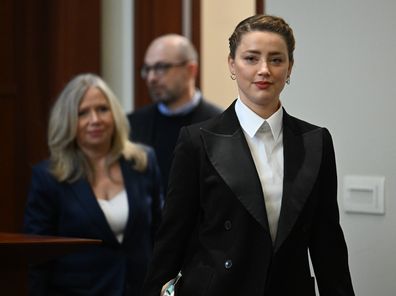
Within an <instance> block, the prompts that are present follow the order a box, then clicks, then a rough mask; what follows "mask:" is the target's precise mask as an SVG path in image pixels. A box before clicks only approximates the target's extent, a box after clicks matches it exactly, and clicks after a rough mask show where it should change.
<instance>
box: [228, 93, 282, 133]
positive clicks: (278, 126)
mask: <svg viewBox="0 0 396 296" xmlns="http://www.w3.org/2000/svg"><path fill="white" fill-rule="evenodd" d="M235 113H236V115H237V117H238V120H239V123H240V124H241V127H242V129H243V130H244V131H245V132H246V133H247V134H248V135H249V137H251V138H253V137H254V136H255V135H256V133H257V131H258V130H259V128H260V127H261V126H262V125H263V123H264V122H265V121H267V123H268V124H269V126H270V127H271V132H272V136H273V137H274V139H277V138H278V137H279V135H280V133H281V131H282V120H283V108H282V104H281V106H280V107H279V109H278V110H277V111H276V112H275V113H274V114H272V115H271V116H270V117H269V118H267V119H264V118H262V117H260V116H259V115H257V114H256V113H255V112H253V111H252V110H251V109H250V108H249V107H248V106H246V105H245V104H244V103H243V102H242V100H241V99H240V98H239V97H238V100H237V101H236V103H235Z"/></svg>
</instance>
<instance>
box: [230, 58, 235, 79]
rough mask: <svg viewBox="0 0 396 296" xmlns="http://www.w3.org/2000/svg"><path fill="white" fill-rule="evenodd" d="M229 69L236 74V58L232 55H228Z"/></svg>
mask: <svg viewBox="0 0 396 296" xmlns="http://www.w3.org/2000/svg"><path fill="white" fill-rule="evenodd" d="M228 69H229V70H230V73H231V74H235V60H234V59H233V58H232V57H231V56H230V55H228Z"/></svg>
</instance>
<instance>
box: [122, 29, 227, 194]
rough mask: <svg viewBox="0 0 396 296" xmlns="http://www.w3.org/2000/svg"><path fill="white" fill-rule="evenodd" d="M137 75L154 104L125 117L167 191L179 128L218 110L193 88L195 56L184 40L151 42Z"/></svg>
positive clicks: (174, 36) (162, 38) (170, 37)
mask: <svg viewBox="0 0 396 296" xmlns="http://www.w3.org/2000/svg"><path fill="white" fill-rule="evenodd" d="M140 74H141V76H142V78H143V79H144V80H145V81H146V84H147V88H148V91H149V94H150V97H151V99H152V101H153V104H151V105H149V106H145V107H143V108H141V109H139V110H136V111H135V112H133V113H131V114H129V115H128V119H129V122H130V125H131V138H132V139H133V140H134V141H135V142H141V143H144V144H147V145H150V146H152V147H153V148H154V150H155V152H156V154H157V158H158V163H159V167H160V171H161V174H162V180H163V186H164V189H165V190H166V187H167V185H168V175H169V170H170V166H171V162H172V158H173V149H174V148H175V145H176V141H177V137H178V135H179V130H180V128H181V127H183V126H185V125H190V124H193V123H197V122H201V121H204V120H206V119H209V118H211V117H213V116H215V115H217V114H220V112H221V110H220V109H219V108H218V107H216V106H214V105H213V104H210V103H209V102H207V101H205V100H204V99H203V97H202V94H201V92H200V91H199V89H197V88H196V86H195V81H196V77H197V74H198V55H197V52H196V50H195V48H194V46H193V45H192V44H191V42H190V41H189V40H188V39H187V38H186V37H183V36H181V35H177V34H169V35H163V36H160V37H158V38H156V39H154V40H153V41H152V42H151V44H150V45H149V47H148V49H147V51H146V54H145V58H144V65H143V67H142V69H141V73H140Z"/></svg>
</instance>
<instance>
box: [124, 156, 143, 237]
mask: <svg viewBox="0 0 396 296" xmlns="http://www.w3.org/2000/svg"><path fill="white" fill-rule="evenodd" d="M120 165H121V172H122V177H123V178H124V186H125V190H126V193H127V197H128V208H129V212H128V221H127V225H126V228H125V231H124V234H125V235H124V239H123V242H125V241H127V240H128V237H129V235H131V233H132V231H130V230H131V229H132V227H133V226H134V218H135V217H136V216H137V213H136V211H137V209H139V208H140V205H138V204H137V203H139V202H140V199H139V198H137V197H138V196H139V194H140V195H141V194H142V193H139V186H138V183H139V182H141V180H140V177H139V176H137V172H136V171H135V170H134V169H133V168H132V165H131V163H130V162H127V161H125V160H124V159H121V161H120Z"/></svg>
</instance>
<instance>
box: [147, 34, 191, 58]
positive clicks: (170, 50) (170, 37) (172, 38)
mask: <svg viewBox="0 0 396 296" xmlns="http://www.w3.org/2000/svg"><path fill="white" fill-rule="evenodd" d="M153 54H155V55H161V57H162V58H165V59H167V60H172V61H173V60H180V61H191V62H196V63H198V54H197V51H196V50H195V48H194V46H193V45H192V44H191V42H190V40H189V39H188V38H186V37H184V36H182V35H178V34H167V35H163V36H160V37H158V38H156V39H154V40H153V41H152V42H151V44H150V45H149V47H148V49H147V51H146V56H145V58H146V59H147V58H148V57H150V56H152V55H153Z"/></svg>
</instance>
